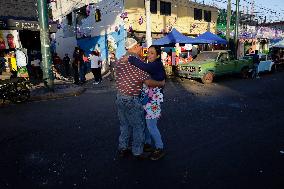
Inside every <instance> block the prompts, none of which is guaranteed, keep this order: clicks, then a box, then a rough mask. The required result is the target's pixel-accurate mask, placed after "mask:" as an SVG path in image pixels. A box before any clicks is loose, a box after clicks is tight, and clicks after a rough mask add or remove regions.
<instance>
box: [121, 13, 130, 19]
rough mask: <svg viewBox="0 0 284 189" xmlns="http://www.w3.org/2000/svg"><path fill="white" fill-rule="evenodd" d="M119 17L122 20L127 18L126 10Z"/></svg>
mask: <svg viewBox="0 0 284 189" xmlns="http://www.w3.org/2000/svg"><path fill="white" fill-rule="evenodd" d="M120 18H122V19H123V20H124V19H125V18H128V14H127V12H123V13H121V15H120Z"/></svg>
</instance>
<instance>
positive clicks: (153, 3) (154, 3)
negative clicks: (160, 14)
mask: <svg viewBox="0 0 284 189" xmlns="http://www.w3.org/2000/svg"><path fill="white" fill-rule="evenodd" d="M150 12H151V13H152V14H157V0H151V1H150Z"/></svg>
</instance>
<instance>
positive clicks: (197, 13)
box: [194, 8, 202, 20]
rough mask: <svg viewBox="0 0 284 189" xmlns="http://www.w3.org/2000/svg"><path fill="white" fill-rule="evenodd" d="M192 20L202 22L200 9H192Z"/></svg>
mask: <svg viewBox="0 0 284 189" xmlns="http://www.w3.org/2000/svg"><path fill="white" fill-rule="evenodd" d="M194 20H202V9H197V8H194Z"/></svg>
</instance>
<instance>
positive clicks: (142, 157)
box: [133, 153, 149, 161]
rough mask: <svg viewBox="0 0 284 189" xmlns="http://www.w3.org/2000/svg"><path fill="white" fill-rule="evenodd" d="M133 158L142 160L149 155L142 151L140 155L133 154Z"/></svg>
mask: <svg viewBox="0 0 284 189" xmlns="http://www.w3.org/2000/svg"><path fill="white" fill-rule="evenodd" d="M133 157H134V159H136V160H139V161H142V160H147V159H149V155H147V154H145V153H142V154H140V155H133Z"/></svg>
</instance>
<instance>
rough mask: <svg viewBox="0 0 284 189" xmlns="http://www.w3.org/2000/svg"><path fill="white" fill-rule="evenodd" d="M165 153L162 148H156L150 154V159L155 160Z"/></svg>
mask: <svg viewBox="0 0 284 189" xmlns="http://www.w3.org/2000/svg"><path fill="white" fill-rule="evenodd" d="M165 155H166V153H165V151H164V150H163V149H156V150H155V151H154V152H153V153H152V154H151V156H150V159H151V160H153V161H155V160H159V159H161V158H162V157H164V156H165Z"/></svg>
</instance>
